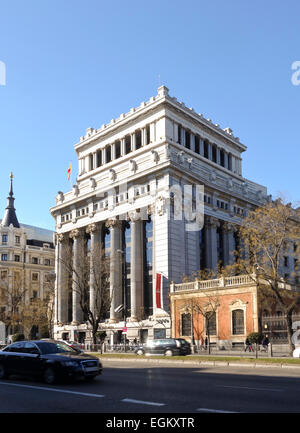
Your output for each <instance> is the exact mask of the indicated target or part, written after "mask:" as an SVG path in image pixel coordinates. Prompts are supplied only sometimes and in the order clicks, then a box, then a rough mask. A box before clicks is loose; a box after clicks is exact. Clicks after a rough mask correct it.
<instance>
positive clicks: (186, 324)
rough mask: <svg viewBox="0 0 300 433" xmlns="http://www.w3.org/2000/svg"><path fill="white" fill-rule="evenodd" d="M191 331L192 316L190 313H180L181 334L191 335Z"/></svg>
mask: <svg viewBox="0 0 300 433" xmlns="http://www.w3.org/2000/svg"><path fill="white" fill-rule="evenodd" d="M191 331H192V318H191V314H190V313H186V314H182V315H181V335H182V336H183V337H184V336H187V337H189V336H191Z"/></svg>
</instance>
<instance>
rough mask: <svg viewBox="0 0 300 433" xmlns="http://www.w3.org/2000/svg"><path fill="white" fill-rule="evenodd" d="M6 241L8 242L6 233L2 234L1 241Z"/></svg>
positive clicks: (4, 242) (5, 242)
mask: <svg viewBox="0 0 300 433" xmlns="http://www.w3.org/2000/svg"><path fill="white" fill-rule="evenodd" d="M7 242H8V235H7V234H4V235H2V243H3V244H7Z"/></svg>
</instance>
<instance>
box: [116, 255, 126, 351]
mask: <svg viewBox="0 0 300 433" xmlns="http://www.w3.org/2000/svg"><path fill="white" fill-rule="evenodd" d="M117 252H118V253H120V254H121V255H122V286H123V318H124V328H125V329H126V316H127V314H126V310H127V306H126V280H125V272H126V270H125V251H123V250H119V249H118V250H117ZM126 337H127V329H126V331H125V333H124V352H126Z"/></svg>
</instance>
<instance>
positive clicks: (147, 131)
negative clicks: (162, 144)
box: [146, 125, 150, 144]
mask: <svg viewBox="0 0 300 433" xmlns="http://www.w3.org/2000/svg"><path fill="white" fill-rule="evenodd" d="M146 144H150V125H147V126H146Z"/></svg>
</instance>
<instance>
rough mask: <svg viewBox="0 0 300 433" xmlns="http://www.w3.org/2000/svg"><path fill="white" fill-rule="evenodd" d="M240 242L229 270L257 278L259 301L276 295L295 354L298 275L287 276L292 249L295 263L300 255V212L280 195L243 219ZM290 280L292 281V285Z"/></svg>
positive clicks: (298, 298)
mask: <svg viewBox="0 0 300 433" xmlns="http://www.w3.org/2000/svg"><path fill="white" fill-rule="evenodd" d="M238 233H239V238H240V240H241V245H240V247H239V251H237V252H236V259H237V260H236V263H235V264H234V265H233V266H231V267H228V269H229V270H230V271H231V272H233V273H236V274H248V275H249V276H250V277H251V278H254V279H255V281H256V283H257V286H258V290H259V296H260V300H261V302H262V299H268V297H269V298H275V299H276V302H277V304H278V305H279V306H280V308H281V310H282V312H283V315H284V317H285V321H286V326H287V336H288V344H289V349H290V354H291V355H292V351H293V344H292V334H293V330H292V313H293V312H294V310H295V309H296V308H297V307H298V306H299V305H300V292H299V286H297V284H295V282H296V281H297V280H295V275H288V276H287V275H286V274H285V271H284V265H286V263H285V261H286V260H288V259H287V257H288V255H289V252H288V250H289V251H291V250H292V254H293V258H294V262H295V263H297V262H298V261H299V258H300V212H299V208H298V209H296V210H295V209H293V208H292V207H291V205H290V204H285V203H284V202H283V200H282V199H281V198H279V199H277V200H275V201H272V202H270V203H266V204H265V205H264V206H261V207H259V208H257V209H255V210H254V211H251V212H249V215H248V216H247V217H245V218H244V220H243V222H242V225H241V226H240V227H239V229H238ZM290 283H291V284H290Z"/></svg>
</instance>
